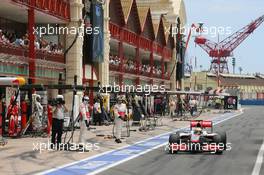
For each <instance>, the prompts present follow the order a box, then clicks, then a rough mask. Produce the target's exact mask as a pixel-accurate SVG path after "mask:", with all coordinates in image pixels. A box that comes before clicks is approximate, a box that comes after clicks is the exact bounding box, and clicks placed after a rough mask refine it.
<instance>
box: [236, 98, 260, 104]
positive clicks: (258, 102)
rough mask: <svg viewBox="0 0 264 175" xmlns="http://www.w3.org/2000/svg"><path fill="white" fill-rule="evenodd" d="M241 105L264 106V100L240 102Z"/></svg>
mask: <svg viewBox="0 0 264 175" xmlns="http://www.w3.org/2000/svg"><path fill="white" fill-rule="evenodd" d="M240 104H241V105H264V100H262V99H261V100H260V99H250V100H240Z"/></svg>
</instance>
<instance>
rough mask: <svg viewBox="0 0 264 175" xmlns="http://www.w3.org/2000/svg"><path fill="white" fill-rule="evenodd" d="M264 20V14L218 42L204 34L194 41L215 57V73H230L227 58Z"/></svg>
mask: <svg viewBox="0 0 264 175" xmlns="http://www.w3.org/2000/svg"><path fill="white" fill-rule="evenodd" d="M263 21H264V15H262V16H261V17H259V18H257V19H256V20H255V21H253V22H251V23H250V24H248V25H247V26H245V27H243V28H242V29H240V30H238V31H237V32H235V33H234V34H232V35H231V36H229V37H227V38H226V39H224V40H222V41H221V42H218V43H215V42H212V41H210V40H208V39H206V38H204V37H202V36H198V37H196V38H195V40H194V42H195V43H196V44H198V45H199V46H200V47H201V48H202V49H203V50H205V51H206V52H207V54H208V55H209V56H210V57H212V58H213V60H212V62H211V63H212V64H211V71H212V72H214V73H217V72H218V73H219V72H220V73H223V72H225V73H228V72H229V71H228V65H227V58H228V57H230V56H232V52H233V50H234V49H236V48H237V47H238V46H239V45H240V44H241V43H242V42H243V41H244V40H245V39H246V38H247V37H248V36H249V35H250V34H252V33H253V32H254V31H255V30H256V29H257V28H258V27H259V26H260V25H261V24H262V23H263Z"/></svg>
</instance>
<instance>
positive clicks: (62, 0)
mask: <svg viewBox="0 0 264 175" xmlns="http://www.w3.org/2000/svg"><path fill="white" fill-rule="evenodd" d="M12 1H14V2H16V3H19V4H23V5H26V6H29V7H33V8H35V9H37V10H39V11H41V12H43V13H47V14H49V15H53V16H56V17H58V18H63V19H66V20H69V19H70V2H69V0H12Z"/></svg>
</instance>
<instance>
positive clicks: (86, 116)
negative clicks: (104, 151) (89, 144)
mask: <svg viewBox="0 0 264 175" xmlns="http://www.w3.org/2000/svg"><path fill="white" fill-rule="evenodd" d="M89 110H90V109H89V97H87V96H84V97H83V98H82V103H81V105H80V109H79V111H80V114H79V117H80V135H79V144H80V146H83V144H84V143H85V134H86V128H87V129H88V128H89V121H90V112H89Z"/></svg>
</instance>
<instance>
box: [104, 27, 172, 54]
mask: <svg viewBox="0 0 264 175" xmlns="http://www.w3.org/2000/svg"><path fill="white" fill-rule="evenodd" d="M109 30H110V33H111V36H112V37H113V38H115V39H118V40H120V36H121V30H123V41H125V42H126V43H129V44H131V45H134V46H137V45H139V48H141V49H144V50H148V51H152V49H153V52H154V53H157V54H158V55H160V56H162V55H164V57H165V58H166V59H170V58H171V57H172V51H171V49H169V48H167V47H164V48H163V47H162V46H161V45H160V44H158V43H157V42H152V41H151V40H149V39H147V38H145V37H144V36H139V35H138V34H136V33H134V32H132V31H129V30H127V29H122V28H121V27H120V26H118V25H116V24H114V23H112V22H109Z"/></svg>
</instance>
